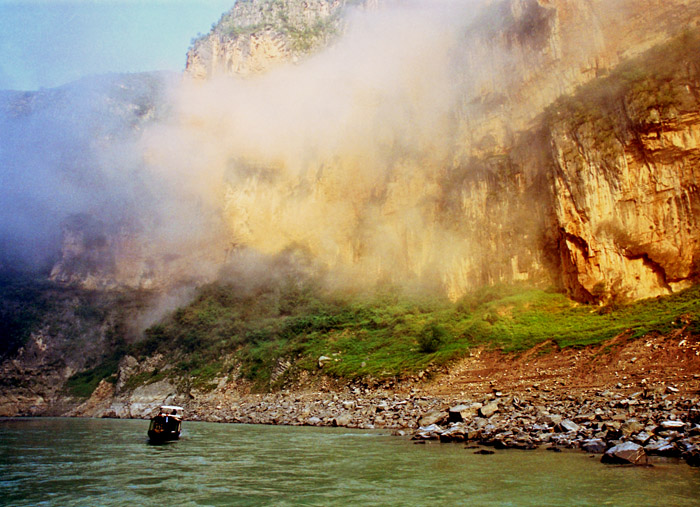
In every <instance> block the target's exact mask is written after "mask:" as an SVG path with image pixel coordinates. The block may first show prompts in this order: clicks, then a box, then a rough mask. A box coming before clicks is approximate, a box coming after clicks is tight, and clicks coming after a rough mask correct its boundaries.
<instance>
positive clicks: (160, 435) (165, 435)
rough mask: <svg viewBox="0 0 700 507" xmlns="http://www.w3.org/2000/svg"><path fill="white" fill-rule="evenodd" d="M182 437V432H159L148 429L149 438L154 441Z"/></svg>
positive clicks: (165, 440)
mask: <svg viewBox="0 0 700 507" xmlns="http://www.w3.org/2000/svg"><path fill="white" fill-rule="evenodd" d="M179 438H180V432H179V431H174V432H165V431H162V432H157V431H153V430H149V431H148V440H150V441H151V442H154V443H162V442H170V441H172V440H178V439H179Z"/></svg>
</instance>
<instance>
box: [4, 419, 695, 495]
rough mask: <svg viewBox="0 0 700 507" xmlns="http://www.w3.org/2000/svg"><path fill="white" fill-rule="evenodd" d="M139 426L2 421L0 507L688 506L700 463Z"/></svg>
mask: <svg viewBox="0 0 700 507" xmlns="http://www.w3.org/2000/svg"><path fill="white" fill-rule="evenodd" d="M147 425H148V422H147V421H133V420H107V419H21V420H20V419H6V420H0V505H8V506H10V505H11V506H17V507H20V506H28V505H32V506H35V505H51V506H53V505H55V506H112V505H120V506H121V505H159V506H164V505H172V506H180V505H192V506H195V505H197V506H198V505H324V506H325V505H362V506H365V505H396V506H410V505H538V506H539V505H606V504H607V505H634V506H641V505H662V504H663V505H669V506H670V505H698V503H699V502H700V470H698V469H693V468H691V467H688V466H687V465H685V464H677V463H670V462H661V463H657V464H656V466H654V467H653V468H627V467H615V466H606V465H603V464H601V463H600V462H599V457H596V458H591V457H589V456H588V455H586V454H584V453H580V452H562V453H552V452H547V451H544V450H541V451H498V452H496V453H495V454H493V455H477V454H474V450H473V449H465V446H464V445H457V444H437V443H435V444H426V445H416V444H413V443H412V442H411V441H410V440H408V439H406V438H401V437H392V436H390V435H389V434H388V433H387V432H381V431H357V430H348V429H343V428H300V427H276V426H253V425H250V426H247V425H235V424H214V423H202V422H185V423H183V426H184V427H183V435H182V437H181V438H180V440H179V441H177V442H172V443H169V444H165V445H149V444H148V443H147V439H146V436H145V435H146V429H147Z"/></svg>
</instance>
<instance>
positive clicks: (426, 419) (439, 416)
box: [418, 410, 447, 427]
mask: <svg viewBox="0 0 700 507" xmlns="http://www.w3.org/2000/svg"><path fill="white" fill-rule="evenodd" d="M446 420H447V412H445V411H444V410H434V411H432V412H428V413H427V414H425V415H424V416H423V417H421V418H420V419H418V426H421V427H425V426H430V425H431V424H440V423H443V422H445V421H446Z"/></svg>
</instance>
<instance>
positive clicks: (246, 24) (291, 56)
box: [186, 0, 373, 78]
mask: <svg viewBox="0 0 700 507" xmlns="http://www.w3.org/2000/svg"><path fill="white" fill-rule="evenodd" d="M367 3H369V4H372V3H373V2H372V0H370V1H367V0H360V1H359V2H358V1H348V0H311V1H306V2H298V1H296V0H276V1H269V0H243V1H238V2H236V4H235V6H234V7H233V8H232V9H231V10H230V11H229V12H226V13H224V14H223V16H222V17H221V19H220V20H219V22H218V23H216V24H215V25H214V26H213V27H212V30H211V31H210V32H209V34H207V35H205V36H202V37H199V38H198V39H196V40H195V41H194V43H193V46H192V48H191V49H190V50H189V51H188V53H187V65H186V72H187V74H189V75H191V76H193V77H196V78H207V77H212V76H216V75H222V74H223V75H226V74H228V75H230V74H237V75H251V74H257V73H260V72H264V71H267V70H269V69H271V68H273V67H275V66H278V65H280V64H283V63H289V62H293V63H296V62H299V61H300V60H302V59H304V57H306V56H308V55H309V54H310V53H312V52H314V51H315V50H318V49H319V48H321V47H323V46H326V45H327V44H328V43H329V42H330V41H331V40H333V39H334V37H335V36H336V35H337V34H338V32H339V31H341V29H342V17H341V13H342V11H343V9H344V8H345V7H346V6H347V5H356V4H367Z"/></svg>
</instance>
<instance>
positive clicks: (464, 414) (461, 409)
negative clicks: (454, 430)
mask: <svg viewBox="0 0 700 507" xmlns="http://www.w3.org/2000/svg"><path fill="white" fill-rule="evenodd" d="M474 413H475V411H474V410H472V408H471V407H470V406H469V405H457V406H454V407H452V408H450V410H449V415H448V419H447V420H448V422H451V423H459V422H464V421H467V420H469V419H470V418H471V416H472V415H474Z"/></svg>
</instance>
